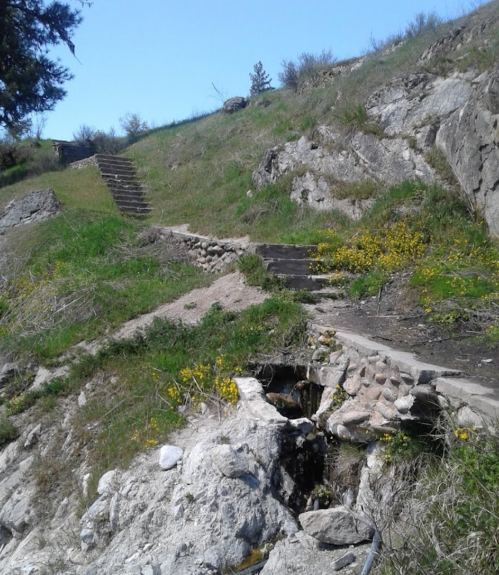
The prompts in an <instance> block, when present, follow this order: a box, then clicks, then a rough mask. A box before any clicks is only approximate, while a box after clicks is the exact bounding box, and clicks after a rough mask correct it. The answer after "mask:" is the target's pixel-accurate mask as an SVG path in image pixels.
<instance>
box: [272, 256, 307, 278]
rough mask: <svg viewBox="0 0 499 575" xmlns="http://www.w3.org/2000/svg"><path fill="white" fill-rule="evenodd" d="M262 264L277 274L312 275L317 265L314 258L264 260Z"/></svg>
mask: <svg viewBox="0 0 499 575" xmlns="http://www.w3.org/2000/svg"><path fill="white" fill-rule="evenodd" d="M264 265H265V267H266V268H267V270H268V271H269V272H272V273H274V274H279V275H292V276H298V275H305V276H308V275H314V271H315V268H316V267H317V265H316V262H315V261H314V260H308V259H299V260H295V259H278V260H274V259H273V260H264Z"/></svg>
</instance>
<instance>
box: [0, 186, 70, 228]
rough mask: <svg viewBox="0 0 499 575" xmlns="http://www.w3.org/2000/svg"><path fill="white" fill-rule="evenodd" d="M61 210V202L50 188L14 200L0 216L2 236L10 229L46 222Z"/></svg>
mask: <svg viewBox="0 0 499 575" xmlns="http://www.w3.org/2000/svg"><path fill="white" fill-rule="evenodd" d="M60 208H61V202H60V201H59V200H58V199H57V197H56V195H55V194H54V192H53V191H52V190H51V189H49V188H47V189H45V190H38V191H36V192H32V193H31V194H29V195H27V196H24V198H20V199H18V200H13V201H12V202H10V204H9V205H8V206H7V207H6V208H5V210H4V212H3V214H0V234H1V233H2V232H4V231H5V230H7V229H9V228H13V227H16V226H22V225H25V224H31V223H33V222H41V221H43V220H46V219H48V218H50V217H52V216H55V215H56V214H57V213H58V212H59V210H60Z"/></svg>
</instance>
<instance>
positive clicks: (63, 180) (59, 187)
mask: <svg viewBox="0 0 499 575" xmlns="http://www.w3.org/2000/svg"><path fill="white" fill-rule="evenodd" d="M44 188H51V189H52V190H53V191H54V193H55V195H56V196H57V198H58V199H59V200H60V201H61V202H62V205H63V208H64V209H68V210H69V209H82V210H95V211H98V212H100V213H108V214H118V213H119V210H118V208H117V206H116V204H115V202H114V200H113V197H112V196H111V193H110V192H109V190H108V189H107V187H106V185H105V184H104V181H103V180H102V178H101V177H100V174H99V172H98V170H97V168H94V167H88V168H85V169H83V170H70V169H66V170H63V171H60V172H47V173H45V174H42V175H40V176H36V177H34V178H30V179H27V180H24V181H22V182H18V183H16V184H13V185H10V186H5V187H0V210H3V208H4V207H5V206H6V205H7V204H8V203H9V202H10V201H11V200H12V199H15V198H20V197H23V196H25V195H27V194H28V193H29V192H32V191H36V190H40V189H44Z"/></svg>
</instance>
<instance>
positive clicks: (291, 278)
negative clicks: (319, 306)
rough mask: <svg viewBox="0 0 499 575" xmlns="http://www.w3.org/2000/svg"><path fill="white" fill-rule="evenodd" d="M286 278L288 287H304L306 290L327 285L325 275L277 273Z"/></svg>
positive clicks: (318, 288)
mask: <svg viewBox="0 0 499 575" xmlns="http://www.w3.org/2000/svg"><path fill="white" fill-rule="evenodd" d="M278 277H282V278H283V279H285V280H286V284H287V287H288V288H289V289H296V290H298V289H304V290H307V291H317V290H320V289H322V288H323V287H324V286H325V285H327V282H328V277H327V276H314V275H309V276H305V275H278Z"/></svg>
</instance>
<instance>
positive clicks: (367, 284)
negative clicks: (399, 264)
mask: <svg viewBox="0 0 499 575" xmlns="http://www.w3.org/2000/svg"><path fill="white" fill-rule="evenodd" d="M387 280H388V275H387V274H386V273H385V272H383V271H380V270H373V271H370V272H368V273H367V274H366V275H363V276H361V277H357V278H355V279H353V280H352V281H351V283H350V288H349V290H348V293H349V294H350V295H351V296H352V297H355V298H361V297H365V296H373V295H376V294H378V293H379V291H380V289H381V288H382V287H383V286H384V285H385V284H386V282H387Z"/></svg>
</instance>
